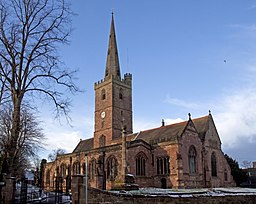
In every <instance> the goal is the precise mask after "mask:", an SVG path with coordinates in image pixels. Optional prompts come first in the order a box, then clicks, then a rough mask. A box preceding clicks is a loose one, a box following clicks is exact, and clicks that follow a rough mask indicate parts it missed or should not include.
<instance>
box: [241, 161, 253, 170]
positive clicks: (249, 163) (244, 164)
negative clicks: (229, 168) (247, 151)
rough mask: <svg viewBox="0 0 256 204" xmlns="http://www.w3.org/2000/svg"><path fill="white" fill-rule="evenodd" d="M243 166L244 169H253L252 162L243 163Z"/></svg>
mask: <svg viewBox="0 0 256 204" xmlns="http://www.w3.org/2000/svg"><path fill="white" fill-rule="evenodd" d="M241 166H242V167H243V168H244V169H249V168H252V162H251V161H246V160H245V161H242V164H241Z"/></svg>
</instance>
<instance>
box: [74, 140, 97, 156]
mask: <svg viewBox="0 0 256 204" xmlns="http://www.w3.org/2000/svg"><path fill="white" fill-rule="evenodd" d="M91 149H93V137H92V138H89V139H87V140H81V141H80V142H79V143H78V145H77V146H76V148H75V149H74V151H73V153H76V152H82V151H88V150H91Z"/></svg>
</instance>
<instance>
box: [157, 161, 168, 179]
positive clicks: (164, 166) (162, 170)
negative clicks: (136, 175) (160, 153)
mask: <svg viewBox="0 0 256 204" xmlns="http://www.w3.org/2000/svg"><path fill="white" fill-rule="evenodd" d="M156 164H157V165H156V168H157V174H158V175H166V174H170V158H169V157H157V162H156Z"/></svg>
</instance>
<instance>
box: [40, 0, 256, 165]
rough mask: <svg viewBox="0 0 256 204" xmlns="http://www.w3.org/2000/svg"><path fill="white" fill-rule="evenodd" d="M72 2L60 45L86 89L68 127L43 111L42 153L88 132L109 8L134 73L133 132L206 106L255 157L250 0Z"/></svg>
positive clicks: (229, 139)
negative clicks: (66, 35)
mask: <svg viewBox="0 0 256 204" xmlns="http://www.w3.org/2000/svg"><path fill="white" fill-rule="evenodd" d="M72 8H73V11H74V12H75V13H76V14H77V15H76V16H74V18H73V23H72V24H73V25H72V26H73V28H74V31H73V33H72V36H71V38H70V45H69V46H65V47H60V49H59V54H60V56H61V57H62V59H63V61H64V62H65V64H66V65H67V66H69V67H72V68H73V69H78V70H79V72H78V75H77V76H78V79H77V83H78V85H79V86H80V88H82V89H83V90H84V92H83V93H80V94H78V95H77V96H75V97H73V106H72V108H71V111H72V113H71V117H72V122H71V123H72V127H70V126H68V125H67V124H66V123H65V121H64V120H63V121H61V124H60V123H59V121H55V120H54V119H53V117H52V115H51V112H49V111H48V110H47V111H42V114H41V115H42V118H41V120H42V121H43V127H44V131H45V134H46V136H47V138H48V139H47V141H46V143H47V147H46V151H45V152H44V153H43V154H42V155H47V154H48V152H49V151H51V149H56V148H64V149H66V150H67V152H71V151H72V150H73V149H74V148H75V146H76V145H77V143H78V142H79V140H80V139H86V138H89V137H92V136H93V131H94V118H93V117H94V82H96V81H98V80H101V79H103V77H104V70H105V63H106V55H107V45H108V37H109V30H110V21H111V12H112V10H113V11H114V17H115V27H116V37H117V43H118V51H119V60H120V65H121V72H122V75H123V74H124V73H127V72H130V73H132V75H133V119H134V132H138V131H140V130H145V129H148V128H154V127H158V126H160V125H161V119H165V121H167V122H168V123H170V122H177V121H181V120H187V119H188V116H187V114H188V113H189V112H190V113H191V114H192V118H196V117H201V116H204V115H207V114H208V111H209V110H211V112H212V115H213V118H214V120H215V124H216V126H217V129H218V132H219V135H220V137H221V141H222V149H223V151H224V153H227V154H229V155H230V156H231V157H233V158H234V159H236V160H238V161H239V162H242V161H243V160H247V161H255V160H256V156H255V147H256V80H255V79H256V2H255V1H254V0H225V1H223V0H214V1H206V0H194V1H191V0H179V1H175V0H161V1H159V0H158V1H157V0H139V1H138V0H122V1H120V0H93V1H89V0H74V1H72ZM45 109H47V108H46V107H43V110H45Z"/></svg>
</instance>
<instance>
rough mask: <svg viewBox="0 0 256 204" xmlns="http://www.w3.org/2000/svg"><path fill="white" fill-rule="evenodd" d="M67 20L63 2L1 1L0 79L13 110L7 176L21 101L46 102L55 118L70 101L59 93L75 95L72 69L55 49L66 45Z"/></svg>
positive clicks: (17, 130)
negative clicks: (65, 64)
mask: <svg viewBox="0 0 256 204" xmlns="http://www.w3.org/2000/svg"><path fill="white" fill-rule="evenodd" d="M71 16H72V12H71V11H70V7H69V5H68V3H67V2H66V0H0V75H1V81H3V82H4V87H5V92H8V93H9V95H10V96H11V99H12V106H13V109H12V110H13V113H12V125H11V129H10V130H9V131H10V135H11V137H10V141H9V146H8V149H9V152H8V157H7V164H8V167H9V170H10V172H11V173H12V169H13V165H14V162H15V154H16V150H15V149H16V145H17V143H18V142H19V135H20V131H21V129H20V127H21V120H20V113H21V106H22V103H23V99H24V98H26V99H27V101H28V100H29V98H30V97H36V99H38V98H39V99H47V100H46V101H49V102H52V103H53V104H54V107H55V110H56V115H57V116H59V115H61V114H64V115H65V116H67V113H68V111H69V106H70V98H69V97H68V96H67V95H66V96H65V95H64V93H67V92H70V93H75V92H77V91H78V89H77V87H76V86H75V84H74V83H73V81H72V79H73V76H74V71H69V70H68V69H67V68H66V67H65V66H64V65H63V64H62V62H61V61H60V58H59V56H58V52H57V50H58V45H61V44H66V43H68V37H69V35H70V32H71V27H70V23H71ZM8 93H7V94H6V96H8ZM30 101H32V100H30Z"/></svg>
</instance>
